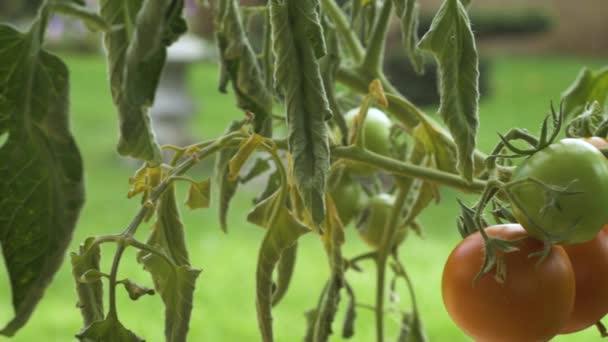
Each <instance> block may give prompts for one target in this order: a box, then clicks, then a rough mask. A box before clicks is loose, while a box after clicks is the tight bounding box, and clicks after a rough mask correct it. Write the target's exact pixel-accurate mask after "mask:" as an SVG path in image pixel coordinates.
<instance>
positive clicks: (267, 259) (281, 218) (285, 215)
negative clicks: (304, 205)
mask: <svg viewBox="0 0 608 342" xmlns="http://www.w3.org/2000/svg"><path fill="white" fill-rule="evenodd" d="M279 191H280V190H279ZM273 198H274V200H273V201H272V202H273V203H271V204H266V205H268V206H270V207H272V208H276V209H275V210H276V211H277V216H276V218H275V219H274V221H273V222H268V231H267V232H266V235H265V236H264V240H263V241H262V245H261V246H260V252H259V256H258V266H257V271H256V307H257V312H258V324H259V327H260V332H261V334H262V340H263V341H264V342H270V341H274V337H273V332H272V313H271V308H272V296H273V286H272V284H273V282H272V273H273V272H274V269H275V268H276V265H277V263H278V262H279V259H280V258H281V256H282V255H283V253H284V252H285V251H286V250H287V249H289V248H290V247H291V246H293V245H294V244H295V243H296V241H297V240H298V238H299V237H300V236H302V235H303V234H305V233H307V232H309V231H310V230H309V229H308V228H307V227H306V226H304V225H303V224H302V223H301V222H300V221H298V220H297V219H296V218H295V217H294V216H293V215H292V214H291V212H290V211H289V210H288V209H287V207H286V205H285V203H281V202H280V199H281V196H276V197H273ZM267 203H268V202H267ZM260 205H264V204H263V203H261V204H260Z"/></svg>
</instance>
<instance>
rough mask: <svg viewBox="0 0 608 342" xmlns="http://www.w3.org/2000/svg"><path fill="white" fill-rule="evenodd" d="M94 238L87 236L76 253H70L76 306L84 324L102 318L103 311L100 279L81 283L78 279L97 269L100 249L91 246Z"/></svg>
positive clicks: (96, 246) (86, 324) (97, 246)
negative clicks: (74, 282)
mask: <svg viewBox="0 0 608 342" xmlns="http://www.w3.org/2000/svg"><path fill="white" fill-rule="evenodd" d="M93 240H94V238H88V239H87V240H85V242H84V243H82V244H81V245H80V246H79V248H78V253H72V254H71V261H72V274H73V276H74V279H75V280H76V292H77V294H78V307H79V308H80V313H81V314H82V318H83V320H84V325H85V326H88V325H89V324H91V323H93V322H95V321H99V320H102V319H103V318H104V311H103V283H102V282H101V279H97V280H96V281H93V282H89V283H83V282H80V281H79V279H81V278H82V276H83V275H84V274H85V273H86V272H87V271H89V270H92V269H95V270H99V260H100V259H101V250H100V248H99V245H95V246H93V247H91V243H92V242H93Z"/></svg>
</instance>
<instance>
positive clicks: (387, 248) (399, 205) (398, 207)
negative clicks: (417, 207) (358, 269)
mask: <svg viewBox="0 0 608 342" xmlns="http://www.w3.org/2000/svg"><path fill="white" fill-rule="evenodd" d="M401 181H402V182H403V184H401V183H400V184H399V188H398V190H397V198H396V199H395V205H394V206H393V208H392V210H391V215H390V217H389V219H388V220H387V222H386V227H384V234H383V235H382V242H381V243H380V248H378V255H377V257H376V310H375V316H376V340H377V341H378V342H383V341H384V290H385V289H384V288H385V280H386V263H387V260H388V256H389V255H390V254H391V251H393V248H394V247H395V246H393V241H395V235H396V234H397V229H398V226H399V222H400V221H401V213H402V211H403V208H404V206H405V200H406V199H407V194H408V190H409V188H410V185H411V183H412V179H411V178H408V179H403V180H401Z"/></svg>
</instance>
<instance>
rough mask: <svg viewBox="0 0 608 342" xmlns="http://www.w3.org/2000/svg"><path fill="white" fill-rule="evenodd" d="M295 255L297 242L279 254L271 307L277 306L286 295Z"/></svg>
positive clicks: (294, 264)
mask: <svg viewBox="0 0 608 342" xmlns="http://www.w3.org/2000/svg"><path fill="white" fill-rule="evenodd" d="M297 255H298V243H297V242H295V243H294V244H293V245H292V246H291V247H289V248H287V249H286V250H285V251H284V252H283V254H281V258H280V259H279V265H278V266H277V281H276V282H275V287H274V291H272V306H276V305H277V304H279V302H280V301H281V299H283V297H284V296H285V294H287V290H288V289H289V284H290V283H291V278H292V276H293V270H294V268H295V266H296V257H297Z"/></svg>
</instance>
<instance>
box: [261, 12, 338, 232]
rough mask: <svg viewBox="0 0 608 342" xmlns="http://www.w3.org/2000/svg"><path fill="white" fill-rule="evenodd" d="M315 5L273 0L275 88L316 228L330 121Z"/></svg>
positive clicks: (321, 211)
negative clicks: (277, 87) (282, 99)
mask: <svg viewBox="0 0 608 342" xmlns="http://www.w3.org/2000/svg"><path fill="white" fill-rule="evenodd" d="M317 11H318V3H317V1H316V0H285V1H279V0H272V1H271V3H270V18H271V23H272V36H273V42H274V43H273V50H274V55H275V61H276V64H275V77H274V78H275V84H277V85H280V86H281V88H282V91H283V94H284V97H285V107H286V113H287V124H288V145H289V152H291V155H292V157H293V174H294V178H295V181H296V186H297V188H298V190H299V192H300V195H301V196H302V199H303V201H304V204H305V206H306V208H307V209H308V210H309V211H310V213H311V216H312V218H313V220H314V221H315V223H317V224H320V223H321V222H322V221H323V219H324V218H325V210H326V209H325V197H324V194H325V186H326V181H327V174H328V170H329V159H330V158H329V142H328V134H327V128H326V125H325V120H327V119H328V118H330V117H331V111H330V109H329V104H328V102H327V97H326V94H325V88H324V85H323V80H322V78H321V75H320V72H319V63H318V59H319V58H321V57H322V56H323V55H324V54H325V43H324V39H323V29H322V28H321V25H320V23H319V15H318V13H317Z"/></svg>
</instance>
